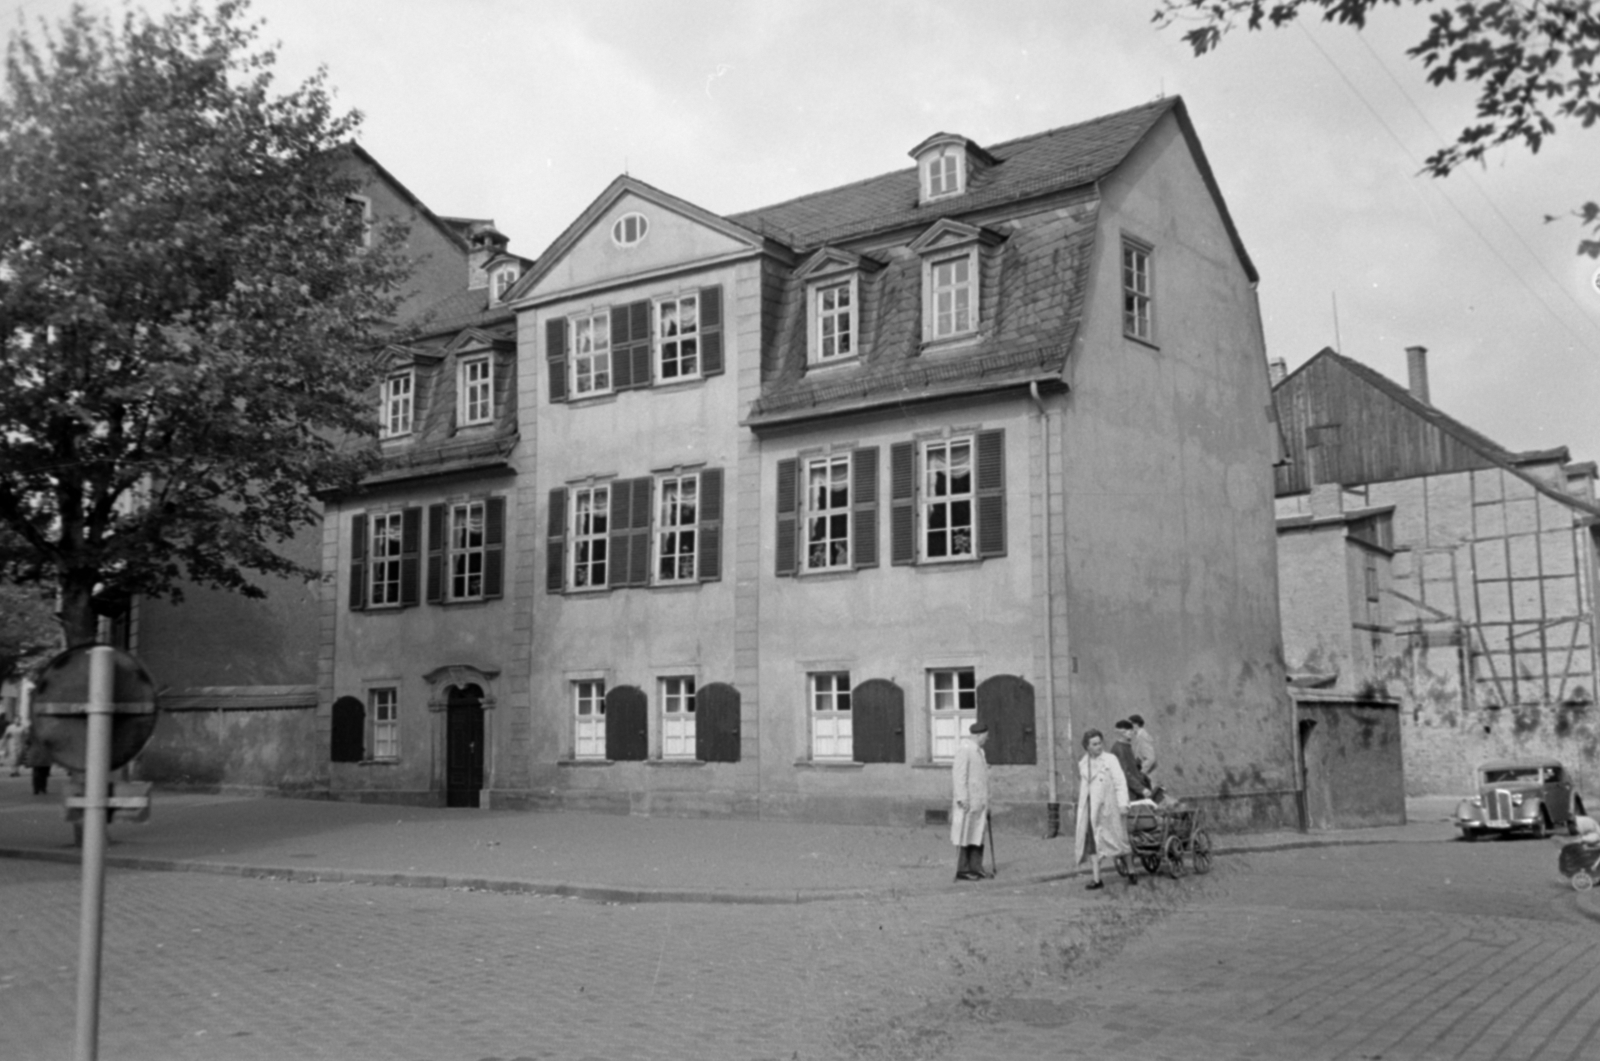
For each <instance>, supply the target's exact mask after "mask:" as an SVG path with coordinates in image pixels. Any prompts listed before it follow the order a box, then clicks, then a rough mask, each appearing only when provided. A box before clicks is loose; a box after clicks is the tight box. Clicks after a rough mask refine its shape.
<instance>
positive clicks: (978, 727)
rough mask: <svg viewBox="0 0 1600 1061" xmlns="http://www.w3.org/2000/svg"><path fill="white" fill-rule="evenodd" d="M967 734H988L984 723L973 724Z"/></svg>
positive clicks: (987, 728) (987, 727)
mask: <svg viewBox="0 0 1600 1061" xmlns="http://www.w3.org/2000/svg"><path fill="white" fill-rule="evenodd" d="M967 732H968V733H988V732H989V726H988V725H987V724H986V723H983V722H974V723H973V724H972V727H971V728H970V729H968V730H967Z"/></svg>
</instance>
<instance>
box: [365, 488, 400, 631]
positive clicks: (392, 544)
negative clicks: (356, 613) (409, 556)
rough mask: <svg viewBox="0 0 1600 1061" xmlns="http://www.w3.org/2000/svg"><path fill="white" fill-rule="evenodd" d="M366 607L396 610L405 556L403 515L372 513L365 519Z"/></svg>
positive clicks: (398, 512) (397, 512)
mask: <svg viewBox="0 0 1600 1061" xmlns="http://www.w3.org/2000/svg"><path fill="white" fill-rule="evenodd" d="M367 524H368V526H367V537H368V540H367V607H369V608H398V607H400V582H401V574H400V572H401V568H402V567H403V565H404V560H403V557H404V555H405V513H404V512H402V511H400V510H398V509H397V510H395V511H393V512H373V513H369V515H368V518H367Z"/></svg>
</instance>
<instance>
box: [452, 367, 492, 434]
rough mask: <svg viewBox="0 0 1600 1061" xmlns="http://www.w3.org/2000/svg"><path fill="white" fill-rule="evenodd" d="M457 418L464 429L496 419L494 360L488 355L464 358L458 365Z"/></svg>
mask: <svg viewBox="0 0 1600 1061" xmlns="http://www.w3.org/2000/svg"><path fill="white" fill-rule="evenodd" d="M456 393H457V395H458V408H457V410H456V411H457V417H458V419H459V421H460V424H461V426H462V427H471V426H472V425H474V424H487V423H489V422H490V421H492V420H493V419H494V359H493V358H491V357H490V356H489V355H488V354H483V355H481V356H478V357H468V358H463V359H462V360H461V361H460V362H458V363H457V365H456Z"/></svg>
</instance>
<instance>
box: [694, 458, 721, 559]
mask: <svg viewBox="0 0 1600 1061" xmlns="http://www.w3.org/2000/svg"><path fill="white" fill-rule="evenodd" d="M696 542H697V543H698V545H699V550H700V555H699V556H698V557H697V558H696V559H695V565H694V566H695V572H696V574H698V575H699V576H700V581H701V582H716V581H718V580H719V579H721V578H722V469H721V468H707V469H705V470H704V471H702V472H701V473H700V526H699V529H698V531H697V537H696Z"/></svg>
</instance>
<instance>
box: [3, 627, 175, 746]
mask: <svg viewBox="0 0 1600 1061" xmlns="http://www.w3.org/2000/svg"><path fill="white" fill-rule="evenodd" d="M96 647H103V646H95V645H79V646H77V647H76V648H69V649H67V650H66V651H65V652H63V653H61V654H60V655H59V656H57V657H56V658H54V659H52V660H51V661H50V662H49V663H46V664H45V665H44V668H43V669H42V670H41V671H40V672H39V674H38V676H37V677H36V678H35V679H34V687H33V697H32V705H33V707H32V711H33V733H34V736H35V738H37V739H39V740H41V741H43V742H44V745H45V747H47V748H49V749H50V755H51V758H53V759H54V760H55V762H56V763H57V764H58V765H60V766H64V767H66V768H67V769H68V770H84V769H86V768H87V762H86V760H87V757H88V752H89V650H90V649H91V648H96ZM111 711H112V715H111V764H110V767H109V769H112V770H115V769H116V768H117V767H119V766H121V765H123V764H124V763H126V762H127V761H128V760H129V759H132V758H133V757H134V756H135V755H137V754H139V749H140V748H143V747H144V744H145V741H147V740H149V739H150V734H151V733H152V732H154V730H155V728H156V713H157V706H156V686H155V682H153V681H151V680H150V674H149V672H148V671H146V670H145V669H144V664H142V663H140V662H139V661H138V660H137V659H136V658H134V657H133V656H131V655H129V654H128V653H126V652H123V651H121V650H120V649H112V682H111Z"/></svg>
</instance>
